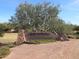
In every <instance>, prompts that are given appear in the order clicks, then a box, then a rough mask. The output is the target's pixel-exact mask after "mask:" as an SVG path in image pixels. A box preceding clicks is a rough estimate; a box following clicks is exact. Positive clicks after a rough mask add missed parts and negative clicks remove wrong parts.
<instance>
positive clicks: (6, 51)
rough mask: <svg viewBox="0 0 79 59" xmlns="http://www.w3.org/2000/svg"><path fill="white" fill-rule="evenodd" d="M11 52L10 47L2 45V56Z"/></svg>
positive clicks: (0, 48)
mask: <svg viewBox="0 0 79 59" xmlns="http://www.w3.org/2000/svg"><path fill="white" fill-rule="evenodd" d="M9 53H10V50H9V47H6V46H3V47H0V58H3V57H5V56H6V55H8V54H9Z"/></svg>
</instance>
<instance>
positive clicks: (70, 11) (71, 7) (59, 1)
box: [0, 0, 79, 25]
mask: <svg viewBox="0 0 79 59" xmlns="http://www.w3.org/2000/svg"><path fill="white" fill-rule="evenodd" d="M23 1H25V0H0V22H8V19H10V16H13V15H14V14H15V11H16V7H17V6H18V5H19V4H20V3H21V2H23ZM26 1H27V2H28V3H33V4H35V3H41V2H44V1H48V2H51V3H54V4H56V5H60V10H61V12H60V14H59V17H60V18H61V19H63V20H65V22H67V23H72V24H77V25H79V23H78V22H79V0H26Z"/></svg>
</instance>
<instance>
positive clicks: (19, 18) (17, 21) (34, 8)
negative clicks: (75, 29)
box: [10, 3, 72, 34]
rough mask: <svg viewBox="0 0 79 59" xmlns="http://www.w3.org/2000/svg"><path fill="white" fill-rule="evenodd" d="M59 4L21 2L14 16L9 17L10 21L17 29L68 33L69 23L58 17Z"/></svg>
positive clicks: (69, 29)
mask: <svg viewBox="0 0 79 59" xmlns="http://www.w3.org/2000/svg"><path fill="white" fill-rule="evenodd" d="M59 12H60V10H59V6H57V5H54V4H53V5H52V4H51V3H43V4H35V5H33V4H28V3H21V4H20V5H19V6H18V7H17V9H16V13H15V15H14V16H12V17H11V19H10V23H12V24H14V25H15V26H16V28H17V29H20V28H22V29H28V30H30V31H32V32H33V31H35V32H41V31H42V32H57V33H67V34H68V33H70V32H71V30H72V27H71V25H69V24H65V22H64V21H63V20H62V19H60V18H59V17H58V14H59Z"/></svg>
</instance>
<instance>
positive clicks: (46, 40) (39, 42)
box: [30, 39, 56, 44]
mask: <svg viewBox="0 0 79 59" xmlns="http://www.w3.org/2000/svg"><path fill="white" fill-rule="evenodd" d="M30 42H33V43H37V44H41V43H50V42H56V40H54V39H37V40H31V41H30Z"/></svg>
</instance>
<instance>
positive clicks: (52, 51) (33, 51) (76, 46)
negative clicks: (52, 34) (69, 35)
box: [3, 40, 79, 59]
mask: <svg viewBox="0 0 79 59" xmlns="http://www.w3.org/2000/svg"><path fill="white" fill-rule="evenodd" d="M11 51H12V52H11V53H10V55H8V56H7V57H6V58H3V59H79V40H70V41H63V42H54V43H48V44H39V45H38V44H36V45H34V44H29V45H28V44H23V45H20V46H17V47H15V48H12V49H11Z"/></svg>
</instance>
